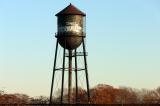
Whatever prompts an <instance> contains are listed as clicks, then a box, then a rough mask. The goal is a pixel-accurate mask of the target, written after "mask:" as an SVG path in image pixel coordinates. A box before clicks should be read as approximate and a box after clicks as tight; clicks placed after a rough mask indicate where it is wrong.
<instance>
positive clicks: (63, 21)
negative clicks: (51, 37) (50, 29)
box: [50, 4, 90, 104]
mask: <svg viewBox="0 0 160 106" xmlns="http://www.w3.org/2000/svg"><path fill="white" fill-rule="evenodd" d="M56 16H57V33H56V36H55V37H56V38H57V42H56V50H55V58H54V67H53V76H52V83H51V92H50V104H53V102H52V100H53V98H52V96H53V87H54V78H55V72H56V71H59V70H60V71H62V80H61V98H60V103H63V96H64V74H65V73H64V72H65V71H68V103H69V104H71V103H72V101H71V94H72V72H75V89H76V90H75V94H76V96H75V98H76V101H75V103H77V100H78V72H79V71H85V79H86V87H87V99H88V102H89V99H90V93H89V80H88V69H87V60H86V56H87V53H86V48H85V37H86V32H85V16H86V14H85V13H83V12H82V11H80V10H79V9H77V8H76V7H75V6H73V5H72V4H70V5H69V6H67V7H66V8H64V9H63V10H62V11H60V12H59V13H57V14H56ZM59 45H60V46H61V47H62V48H63V63H62V67H61V68H57V66H56V65H57V64H56V61H57V50H58V47H59ZM80 46H81V47H82V51H77V48H78V47H80ZM78 56H80V57H82V58H83V60H84V62H83V64H84V67H83V68H81V69H79V68H78V61H77V57H78ZM80 57H79V58H80ZM66 58H68V66H67V67H65V62H66ZM72 59H74V68H73V67H72V66H73V64H72Z"/></svg>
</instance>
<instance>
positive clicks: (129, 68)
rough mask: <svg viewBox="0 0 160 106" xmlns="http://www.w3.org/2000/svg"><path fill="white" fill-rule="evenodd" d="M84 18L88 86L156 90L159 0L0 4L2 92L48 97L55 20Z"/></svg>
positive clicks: (0, 0) (4, 0) (16, 0)
mask: <svg viewBox="0 0 160 106" xmlns="http://www.w3.org/2000/svg"><path fill="white" fill-rule="evenodd" d="M69 3H72V4H73V5H75V6H76V7H78V8H79V9H80V10H82V11H83V12H85V13H86V15H87V16H86V33H87V35H86V48H87V52H88V57H87V60H88V71H89V81H90V86H91V87H94V86H96V85H97V84H108V85H112V86H114V87H119V86H128V87H132V88H138V89H141V88H147V89H155V88H157V87H158V86H160V77H159V75H160V65H159V64H160V6H159V5H160V1H159V0H0V90H5V91H6V92H7V93H24V94H28V95H30V96H39V95H45V96H49V92H50V83H51V77H52V67H53V62H54V52H55V45H56V38H55V37H54V36H55V35H54V34H55V33H56V31H57V29H56V28H57V22H56V21H57V19H56V17H55V14H56V13H58V12H59V11H60V10H62V9H63V8H65V7H66V6H68V5H69Z"/></svg>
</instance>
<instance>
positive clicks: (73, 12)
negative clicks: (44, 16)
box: [56, 3, 86, 16]
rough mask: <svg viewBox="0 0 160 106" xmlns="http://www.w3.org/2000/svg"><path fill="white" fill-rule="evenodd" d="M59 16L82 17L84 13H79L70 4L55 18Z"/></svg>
mask: <svg viewBox="0 0 160 106" xmlns="http://www.w3.org/2000/svg"><path fill="white" fill-rule="evenodd" d="M60 15H82V16H86V14H85V13H83V12H82V11H80V10H79V9H78V8H76V7H75V6H74V5H72V4H71V3H70V5H68V6H67V7H66V8H64V9H63V10H61V11H60V12H59V13H57V14H56V16H60Z"/></svg>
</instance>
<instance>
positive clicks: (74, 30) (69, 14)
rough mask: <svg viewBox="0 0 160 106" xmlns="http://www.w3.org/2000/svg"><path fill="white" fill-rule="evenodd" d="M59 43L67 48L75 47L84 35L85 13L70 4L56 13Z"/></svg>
mask: <svg viewBox="0 0 160 106" xmlns="http://www.w3.org/2000/svg"><path fill="white" fill-rule="evenodd" d="M56 16H57V24H58V27H57V35H56V37H57V38H58V42H59V44H60V45H61V46H62V47H63V48H66V49H68V50H73V49H76V48H78V47H79V46H80V44H81V42H82V37H85V16H86V15H85V13H83V12H81V11H80V10H79V9H77V8H76V7H75V6H73V5H72V4H70V5H69V6H67V7H66V8H65V9H63V10H62V11H60V12H59V13H57V14H56Z"/></svg>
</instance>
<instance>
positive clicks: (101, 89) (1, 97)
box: [0, 84, 160, 104]
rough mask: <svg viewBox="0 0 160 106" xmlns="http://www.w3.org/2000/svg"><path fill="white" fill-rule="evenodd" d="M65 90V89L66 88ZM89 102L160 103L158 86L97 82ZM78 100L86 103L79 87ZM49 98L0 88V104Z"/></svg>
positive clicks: (65, 97) (91, 90)
mask: <svg viewBox="0 0 160 106" xmlns="http://www.w3.org/2000/svg"><path fill="white" fill-rule="evenodd" d="M66 91H67V90H66ZM59 94H60V93H59V91H58V92H57V96H56V97H53V98H54V100H53V101H54V103H59V101H60V96H58V95H59ZM90 96H91V98H90V100H91V101H90V102H91V104H160V87H158V88H157V89H154V90H147V89H141V90H139V89H134V88H129V87H119V88H114V87H112V86H110V85H105V84H99V85H97V86H95V87H94V88H92V89H90ZM67 97H68V96H67V93H65V95H64V97H63V98H64V103H67ZM74 97H75V89H73V93H72V102H73V103H74V102H75V98H74ZM78 102H79V103H84V104H86V103H87V92H86V90H84V89H82V88H79V90H78ZM47 103H49V98H48V97H45V96H39V97H29V96H28V95H26V94H19V93H15V94H7V93H5V92H4V91H2V90H0V104H47Z"/></svg>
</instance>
